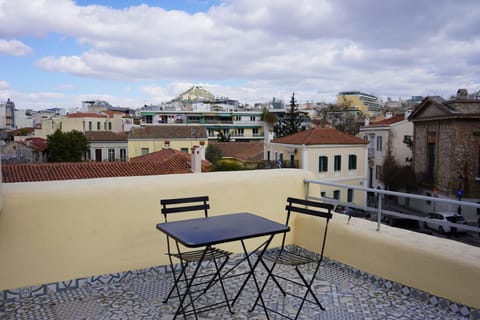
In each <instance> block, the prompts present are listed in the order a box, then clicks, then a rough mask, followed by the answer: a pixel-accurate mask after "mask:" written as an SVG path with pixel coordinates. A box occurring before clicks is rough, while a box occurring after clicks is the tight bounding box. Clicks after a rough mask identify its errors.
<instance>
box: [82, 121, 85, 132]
mask: <svg viewBox="0 0 480 320" xmlns="http://www.w3.org/2000/svg"><path fill="white" fill-rule="evenodd" d="M82 128H83V131H85V121H83V127H82Z"/></svg>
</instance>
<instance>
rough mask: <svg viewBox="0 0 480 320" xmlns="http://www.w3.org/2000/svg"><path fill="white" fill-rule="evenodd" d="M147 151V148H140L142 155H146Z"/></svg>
mask: <svg viewBox="0 0 480 320" xmlns="http://www.w3.org/2000/svg"><path fill="white" fill-rule="evenodd" d="M148 153H149V150H148V148H142V156H144V155H146V154H148Z"/></svg>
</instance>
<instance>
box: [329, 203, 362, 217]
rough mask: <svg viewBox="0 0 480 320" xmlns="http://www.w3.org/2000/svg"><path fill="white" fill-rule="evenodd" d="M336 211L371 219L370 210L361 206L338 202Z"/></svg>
mask: <svg viewBox="0 0 480 320" xmlns="http://www.w3.org/2000/svg"><path fill="white" fill-rule="evenodd" d="M334 211H335V212H338V213H342V214H346V215H347V216H349V217H360V218H368V219H370V212H368V211H367V210H365V209H361V208H356V207H352V206H346V205H343V204H337V206H336V207H335V210H334Z"/></svg>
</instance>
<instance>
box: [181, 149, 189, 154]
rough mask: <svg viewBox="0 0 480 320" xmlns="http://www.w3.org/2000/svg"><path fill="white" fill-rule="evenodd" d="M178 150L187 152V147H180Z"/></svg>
mask: <svg viewBox="0 0 480 320" xmlns="http://www.w3.org/2000/svg"><path fill="white" fill-rule="evenodd" d="M180 151H182V152H185V153H188V148H180Z"/></svg>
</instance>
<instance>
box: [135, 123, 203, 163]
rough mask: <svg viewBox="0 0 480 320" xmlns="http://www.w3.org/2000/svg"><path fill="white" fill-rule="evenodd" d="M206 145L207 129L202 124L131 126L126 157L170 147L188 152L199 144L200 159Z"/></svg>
mask: <svg viewBox="0 0 480 320" xmlns="http://www.w3.org/2000/svg"><path fill="white" fill-rule="evenodd" d="M207 145H208V137H207V131H206V129H205V127H203V126H189V125H152V126H144V127H140V128H133V129H132V131H130V134H129V136H128V158H129V159H131V158H134V157H138V156H142V155H145V154H148V153H151V152H155V151H160V150H162V149H164V148H171V149H175V150H180V151H184V152H187V153H188V152H190V149H191V148H192V147H194V146H199V147H200V150H201V152H202V159H205V155H204V154H205V153H204V152H205V149H206V148H207Z"/></svg>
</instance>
